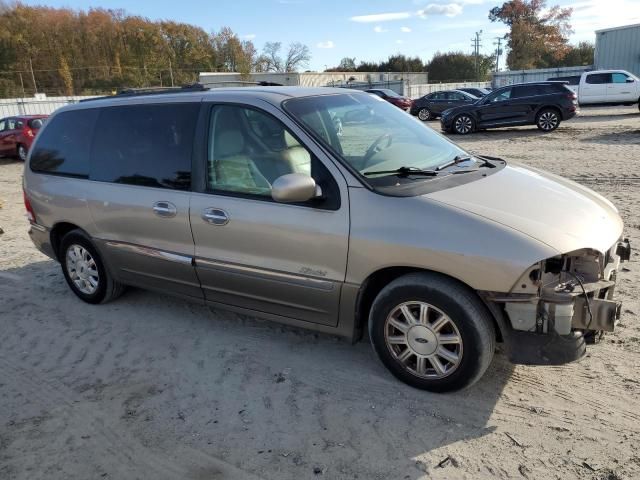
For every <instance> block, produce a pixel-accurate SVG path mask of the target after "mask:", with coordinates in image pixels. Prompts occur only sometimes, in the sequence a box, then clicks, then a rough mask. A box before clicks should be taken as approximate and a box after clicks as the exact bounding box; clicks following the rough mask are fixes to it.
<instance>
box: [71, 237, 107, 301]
mask: <svg viewBox="0 0 640 480" xmlns="http://www.w3.org/2000/svg"><path fill="white" fill-rule="evenodd" d="M66 268H67V273H68V274H69V278H70V279H71V281H72V282H73V283H74V285H75V286H76V288H77V289H78V290H80V292H82V293H84V294H86V295H93V294H94V293H95V292H96V290H97V289H98V284H99V282H100V275H99V273H98V267H97V265H96V262H95V260H94V259H93V257H92V256H91V254H90V253H89V251H88V250H87V249H86V248H84V247H83V246H81V245H78V244H72V245H70V246H69V248H68V249H67V261H66Z"/></svg>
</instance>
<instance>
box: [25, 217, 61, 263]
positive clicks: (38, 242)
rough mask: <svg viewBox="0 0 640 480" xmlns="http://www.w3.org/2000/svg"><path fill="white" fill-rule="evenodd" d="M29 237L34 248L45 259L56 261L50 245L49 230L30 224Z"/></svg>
mask: <svg viewBox="0 0 640 480" xmlns="http://www.w3.org/2000/svg"><path fill="white" fill-rule="evenodd" d="M28 233H29V237H30V238H31V241H32V242H33V244H34V245H35V247H36V248H37V249H38V250H40V251H41V252H42V253H44V254H45V255H46V256H47V257H50V258H52V259H54V260H56V261H57V260H58V259H57V257H56V254H55V252H54V251H53V247H52V245H51V235H50V234H49V229H48V228H47V227H43V226H42V225H38V224H33V223H32V224H31V225H30V227H29V232H28Z"/></svg>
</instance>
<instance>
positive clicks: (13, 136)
mask: <svg viewBox="0 0 640 480" xmlns="http://www.w3.org/2000/svg"><path fill="white" fill-rule="evenodd" d="M46 118H47V115H18V116H15V117H7V118H3V119H0V155H6V156H14V155H15V156H17V157H18V158H19V159H20V160H22V161H23V162H24V161H25V160H26V159H27V153H28V152H29V148H31V144H32V143H33V139H34V138H35V137H36V134H37V133H38V130H40V127H42V125H43V124H44V121H45V119H46Z"/></svg>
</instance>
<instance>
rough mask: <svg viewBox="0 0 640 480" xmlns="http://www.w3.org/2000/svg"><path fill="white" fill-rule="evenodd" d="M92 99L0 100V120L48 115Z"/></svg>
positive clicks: (38, 98)
mask: <svg viewBox="0 0 640 480" xmlns="http://www.w3.org/2000/svg"><path fill="white" fill-rule="evenodd" d="M85 98H94V97H81V96H75V97H45V96H42V97H35V98H3V99H0V118H4V117H12V116H14V115H48V114H50V113H53V111H54V110H57V109H58V108H60V107H64V106H65V105H68V104H70V103H77V102H79V101H80V100H83V99H85Z"/></svg>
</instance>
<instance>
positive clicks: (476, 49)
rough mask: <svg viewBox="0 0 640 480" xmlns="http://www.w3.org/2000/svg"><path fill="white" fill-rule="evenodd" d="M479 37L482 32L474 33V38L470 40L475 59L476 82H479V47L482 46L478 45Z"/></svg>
mask: <svg viewBox="0 0 640 480" xmlns="http://www.w3.org/2000/svg"><path fill="white" fill-rule="evenodd" d="M480 35H482V30H480V31H479V32H476V33H475V37H474V38H472V39H471V42H472V43H471V46H472V47H473V55H474V57H475V61H476V62H475V64H476V82H478V81H480V62H479V58H478V57H479V56H480V47H481V46H482V44H481V43H480Z"/></svg>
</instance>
